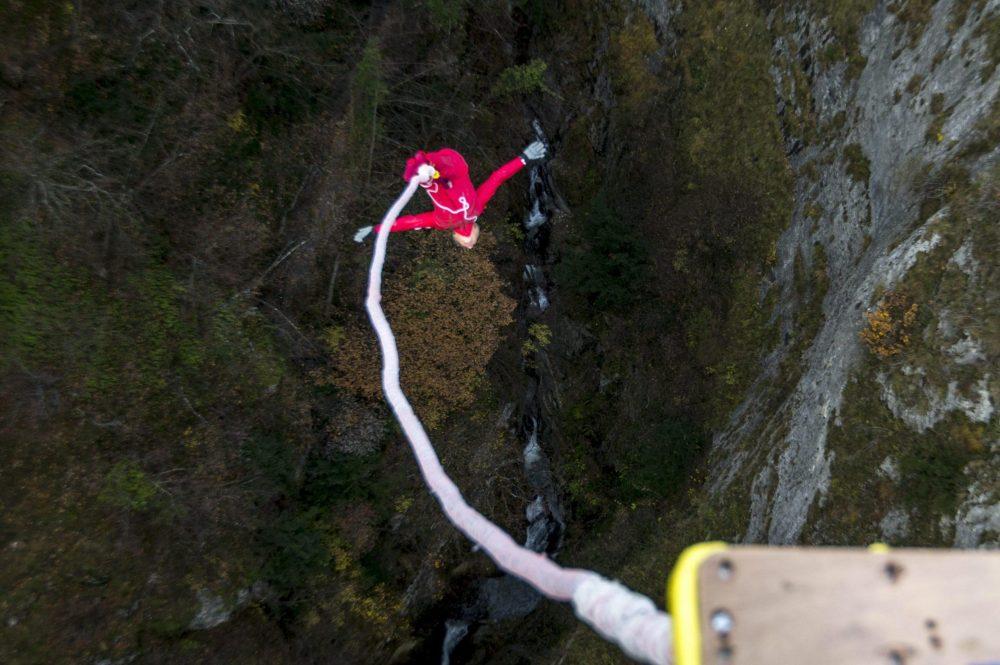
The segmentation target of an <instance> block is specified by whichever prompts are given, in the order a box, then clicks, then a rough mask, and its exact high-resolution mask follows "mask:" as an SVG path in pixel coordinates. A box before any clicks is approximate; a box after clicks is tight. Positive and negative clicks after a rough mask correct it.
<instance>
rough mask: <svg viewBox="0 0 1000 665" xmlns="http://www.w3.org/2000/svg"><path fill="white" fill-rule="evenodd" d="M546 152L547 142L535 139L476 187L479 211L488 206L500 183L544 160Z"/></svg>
mask: <svg viewBox="0 0 1000 665" xmlns="http://www.w3.org/2000/svg"><path fill="white" fill-rule="evenodd" d="M546 154H547V150H546V148H545V144H544V143H542V142H541V141H535V142H534V143H532V144H531V145H529V146H528V147H527V148H525V149H524V150H523V151H522V152H521V154H520V155H519V156H518V157H517V158H515V159H512V160H510V161H509V162H507V163H506V164H504V165H503V166H501V167H500V168H498V169H497V170H496V171H494V172H493V173H492V174H490V177H489V178H487V179H486V180H484V181H483V184H481V185H480V186H479V188H478V189H476V202H477V203H478V207H479V212H482V210H483V208H485V207H486V204H487V203H488V202H489V200H490V199H492V198H493V195H494V194H496V192H497V189H498V188H499V187H500V185H502V184H503V183H505V182H506V181H507V180H509V179H510V178H512V177H513V176H514V174H515V173H517V172H518V171H520V170H521V169H523V168H524V167H525V166H533V165H535V164H537V163H538V162H541V161H542V160H544V159H545V157H546Z"/></svg>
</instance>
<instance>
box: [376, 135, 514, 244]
mask: <svg viewBox="0 0 1000 665" xmlns="http://www.w3.org/2000/svg"><path fill="white" fill-rule="evenodd" d="M422 164H430V165H431V166H433V167H434V169H435V170H436V171H437V172H438V173H439V174H440V175H439V177H437V178H435V179H434V180H431V181H430V182H429V183H427V184H423V185H421V187H423V188H424V189H426V190H427V194H428V196H430V197H431V202H432V203H433V204H434V210H431V211H430V212H422V213H420V214H419V215H404V216H402V217H399V218H398V219H397V220H396V222H395V224H393V225H392V229H391V230H392V231H410V230H413V229H442V230H445V229H446V230H451V231H454V232H455V233H456V234H458V235H460V236H463V237H469V236H470V235H471V234H472V231H473V224H475V221H476V219H477V218H478V217H479V215H480V214H482V212H483V208H485V207H486V204H487V203H488V202H489V200H490V199H491V198H493V195H494V194H495V193H496V191H497V188H498V187H500V185H502V184H503V183H504V182H505V181H506V180H508V179H510V178H511V177H512V176H513V175H514V174H515V173H517V172H518V171H520V170H521V169H523V168H524V160H523V159H521V158H520V157H516V158H514V159H512V160H511V161H509V162H507V163H506V164H504V165H503V166H501V167H500V168H499V169H497V170H496V171H494V172H493V173H492V175H490V177H489V178H487V179H486V180H485V181H484V182H483V184H481V185H480V186H479V187H478V188H476V187H473V186H472V180H470V179H469V165H468V164H466V163H465V159H464V158H463V157H462V155H460V154H458V153H457V152H456V151H454V150H452V149H451V148H443V149H441V150H438V151H436V152H418V153H417V154H416V155H415V156H413V157H411V158H410V159H409V160H407V162H406V170H405V171H404V173H403V179H404V180H407V181H408V180H409V179H410V178H411V177H413V176H414V175H415V174H416V172H417V169H418V168H419V167H420V166H421V165H422ZM378 230H379V227H378V226H376V227H375V229H374V231H375V232H376V233H378Z"/></svg>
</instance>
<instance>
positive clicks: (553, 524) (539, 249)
mask: <svg viewBox="0 0 1000 665" xmlns="http://www.w3.org/2000/svg"><path fill="white" fill-rule="evenodd" d="M532 127H533V128H534V131H535V136H536V137H537V138H538V140H540V141H546V138H545V135H544V133H543V132H542V128H541V125H540V124H539V123H538V121H537V120H536V121H535V122H533V123H532ZM545 168H546V167H545V165H544V164H543V165H538V166H534V167H532V168H531V171H530V172H529V175H528V177H529V187H530V197H531V207H530V209H529V212H528V214H527V215H526V216H525V218H524V220H523V222H522V224H523V228H524V232H525V240H524V249H525V254H526V255H527V262H526V264H525V266H524V270H523V273H522V274H523V278H524V280H525V285H526V288H525V291H524V292H525V298H526V302H525V303H524V304H525V306H524V308H523V312H524V316H525V324H526V325H530V324H531V323H532V322H534V321H535V320H536V319H537V317H538V316H539V315H541V314H542V313H543V312H544V311H545V310H546V309H547V308H548V306H549V298H548V293H547V288H548V280H547V277H546V274H545V270H544V268H543V266H544V264H545V261H544V259H545V251H546V248H547V245H548V236H549V233H548V226H549V221H550V219H551V217H552V213H553V211H554V209H555V207H554V205H553V201H552V195H551V192H550V190H549V188H548V186H547V185H546V182H547V177H548V174H547V173H546V172H545ZM523 367H524V372H525V375H526V376H527V378H528V381H527V388H526V389H525V394H524V396H523V398H522V402H521V410H520V417H521V435H522V437H523V441H524V443H525V445H524V449H523V453H522V455H523V467H522V468H523V472H524V476H525V479H526V480H527V481H528V484H529V485H530V486H531V488H532V490H533V491H534V494H535V497H534V499H533V500H532V501H531V502H530V503H528V505H527V506H525V509H524V515H525V518H526V520H527V522H528V527H527V531H526V533H525V538H524V546H525V547H527V548H528V549H530V550H533V551H535V552H547V553H548V554H550V555H555V554H556V553H557V552H558V551H559V548H560V546H561V545H562V536H563V531H564V530H565V526H566V525H565V522H564V521H563V511H562V506H561V505H560V503H559V493H558V491H557V488H556V486H555V484H554V482H553V480H552V472H551V469H550V467H549V459H548V456H547V455H546V454H545V451H544V449H543V447H542V445H541V444H540V442H539V438H540V437H544V435H545V423H544V422H543V421H542V418H541V411H542V410H541V398H540V395H539V386H540V383H541V382H540V376H539V374H538V372H539V371H540V370H539V369H538V368H537V367H536V365H535V364H533V363H529V362H527V361H526V362H525V363H524V365H523ZM541 598H542V597H541V595H540V594H539V593H538V592H537V591H535V590H534V589H532V588H531V587H530V586H528V585H527V584H526V583H524V582H522V581H521V580H519V579H517V578H516V577H513V576H511V575H501V576H499V577H491V578H487V579H484V580H481V581H480V582H479V583H478V586H477V589H476V591H475V594H474V600H473V601H471V602H470V603H468V604H467V605H465V606H462V607H461V608H458V610H457V611H456V614H457V616H456V617H454V618H451V619H448V620H447V621H446V622H445V636H444V642H443V644H442V645H441V665H451V659H452V654H453V653H454V651H455V648H456V647H457V646H458V645H459V644H460V643H461V642H462V640H464V639H465V638H466V637H467V636H468V635H469V634H471V633H472V632H474V631H475V629H476V626H477V625H478V624H481V623H487V622H489V623H492V622H496V621H501V620H504V619H517V618H520V617H523V616H526V615H528V614H529V613H531V612H532V611H533V610H534V609H535V608H536V607H537V606H538V602H539V601H540V600H541Z"/></svg>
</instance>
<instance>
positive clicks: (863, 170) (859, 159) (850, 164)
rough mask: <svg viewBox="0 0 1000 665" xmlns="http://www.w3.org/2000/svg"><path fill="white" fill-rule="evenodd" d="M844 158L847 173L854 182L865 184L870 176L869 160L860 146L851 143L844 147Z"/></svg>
mask: <svg viewBox="0 0 1000 665" xmlns="http://www.w3.org/2000/svg"><path fill="white" fill-rule="evenodd" d="M844 159H846V160H847V174H848V175H849V176H851V179H852V180H854V181H855V182H860V183H862V184H865V183H867V182H868V178H870V177H871V174H872V170H871V162H869V161H868V158H867V157H866V156H865V153H864V151H863V150H862V149H861V146H860V145H859V144H857V143H851V144H849V145H847V146H845V147H844Z"/></svg>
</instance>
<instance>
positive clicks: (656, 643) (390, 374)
mask: <svg viewBox="0 0 1000 665" xmlns="http://www.w3.org/2000/svg"><path fill="white" fill-rule="evenodd" d="M421 177H423V176H421V175H416V176H414V177H413V178H411V179H410V182H409V184H407V186H406V189H405V190H404V191H403V193H402V194H401V195H400V196H399V198H398V199H396V201H395V203H393V204H392V207H390V208H389V211H388V212H387V213H386V214H385V217H384V218H383V219H382V226H381V228H380V229H379V232H378V236H377V237H376V239H375V251H374V254H373V256H372V263H371V268H370V269H369V273H368V297H367V299H366V301H365V308H366V309H367V310H368V316H369V318H370V319H371V322H372V326H373V327H374V328H375V333H376V334H377V335H378V342H379V346H380V347H381V349H382V363H383V364H382V388H383V390H384V391H385V398H386V400H387V401H388V402H389V406H390V407H392V411H393V413H395V415H396V420H398V421H399V424H400V426H401V427H402V428H403V432H404V433H405V434H406V439H407V440H408V441H409V442H410V448H411V449H412V450H413V454H414V456H415V457H416V458H417V464H418V465H419V466H420V472H421V474H422V475H423V477H424V481H425V482H426V483H427V486H428V487H429V488H430V491H431V493H432V494H434V495H435V496H436V497H437V499H438V501H439V502H440V503H441V507H442V508H443V509H444V512H445V515H446V516H447V517H448V519H449V520H451V522H452V524H454V525H455V527H456V528H457V529H458V530H459V531H461V532H462V533H464V534H465V535H466V536H468V537H469V538H470V539H471V540H472V541H473V542H475V543H476V544H477V545H479V546H480V547H481V548H482V550H483V551H484V552H486V554H487V555H489V557H490V558H491V559H493V561H495V562H496V564H497V566H499V567H500V568H501V569H503V570H505V571H506V572H508V573H510V574H511V575H515V576H517V577H519V578H521V579H522V580H524V581H525V582H527V583H529V584H530V585H532V586H533V587H534V588H535V589H537V590H538V591H539V592H541V593H543V594H544V595H546V596H547V597H549V598H551V599H553V600H559V601H563V602H566V601H568V602H571V603H572V604H573V609H574V610H575V612H576V615H577V617H579V618H580V619H581V620H583V621H584V622H586V623H587V624H589V625H590V626H591V627H593V628H594V630H596V631H597V632H598V633H600V634H601V635H602V636H603V637H604V638H605V639H607V640H610V641H612V642H615V643H617V644H618V645H619V646H620V647H621V648H622V650H623V651H624V652H625V653H626V654H628V655H629V656H631V657H632V658H634V659H636V660H639V661H642V662H647V663H654V664H655V665H669V664H670V663H671V662H672V657H671V654H672V649H671V639H670V629H671V624H670V617H669V616H668V615H667V614H665V613H663V612H660V611H659V610H657V609H656V606H655V605H654V604H653V602H652V601H651V600H650V599H649V598H646V597H645V596H643V595H640V594H637V593H635V592H634V591H631V590H629V589H628V588H626V587H625V586H623V585H621V584H619V583H617V582H613V581H611V580H607V579H605V578H603V577H601V576H600V575H598V574H597V573H593V572H591V571H589V570H580V569H573V568H563V567H562V566H559V565H558V564H556V563H555V562H553V561H552V560H550V559H549V558H548V557H547V556H545V554H542V553H539V552H533V551H531V550H528V549H525V548H524V547H521V546H520V545H518V544H517V543H516V542H515V541H514V539H513V538H511V537H510V536H509V535H508V534H507V533H506V532H504V531H503V530H502V529H500V528H499V527H498V526H496V525H495V524H493V523H492V522H490V521H489V520H488V519H486V518H485V517H483V516H482V515H480V514H479V513H478V512H476V510H475V509H474V508H472V507H471V506H469V504H467V503H466V502H465V499H464V498H463V497H462V493H461V492H460V491H459V489H458V487H457V486H456V485H455V483H454V482H452V480H451V478H449V477H448V475H447V474H446V473H445V471H444V468H443V467H442V466H441V461H440V460H439V459H438V456H437V453H435V452H434V447H433V446H432V445H431V442H430V439H429V438H428V437H427V432H425V431H424V427H423V425H422V424H421V423H420V420H419V419H418V418H417V415H416V414H415V413H414V412H413V407H411V406H410V402H409V401H408V400H407V399H406V395H404V394H403V389H402V388H401V387H400V385H399V351H398V349H397V347H396V338H395V336H394V335H393V333H392V328H391V327H390V326H389V321H388V320H387V319H386V317H385V312H383V311H382V305H381V301H382V264H383V263H384V262H385V250H386V246H387V245H388V242H389V230H390V228H391V227H392V225H393V224H394V223H395V221H396V218H397V217H398V216H399V213H400V212H401V211H402V210H403V207H404V206H405V205H406V203H407V202H408V201H409V200H410V198H411V197H412V196H413V194H414V192H415V191H416V190H417V186H418V185H419V184H420V181H421Z"/></svg>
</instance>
